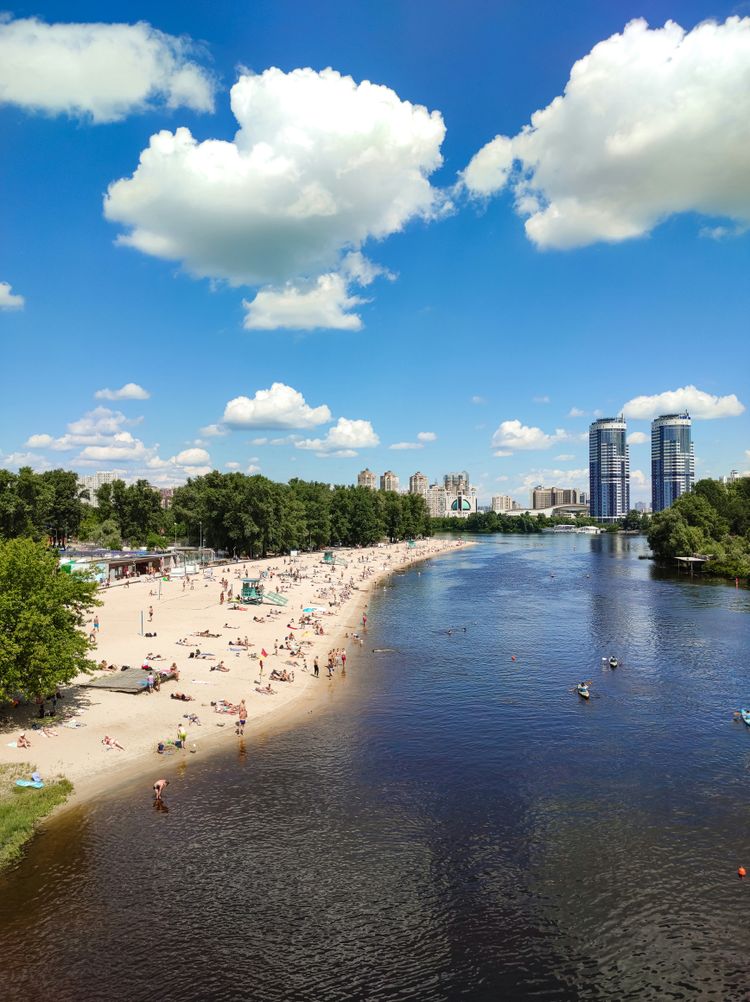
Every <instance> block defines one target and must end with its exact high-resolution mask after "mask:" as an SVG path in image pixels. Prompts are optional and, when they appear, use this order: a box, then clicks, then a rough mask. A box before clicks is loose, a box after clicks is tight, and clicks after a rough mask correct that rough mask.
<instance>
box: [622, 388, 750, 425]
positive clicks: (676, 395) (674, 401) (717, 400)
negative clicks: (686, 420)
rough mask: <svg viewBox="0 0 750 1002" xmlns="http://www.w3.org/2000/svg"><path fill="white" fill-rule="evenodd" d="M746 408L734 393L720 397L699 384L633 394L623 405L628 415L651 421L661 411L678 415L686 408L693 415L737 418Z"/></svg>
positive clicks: (696, 416) (708, 417)
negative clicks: (651, 392) (644, 393)
mask: <svg viewBox="0 0 750 1002" xmlns="http://www.w3.org/2000/svg"><path fill="white" fill-rule="evenodd" d="M744 410H745V405H744V404H743V403H742V402H741V401H740V400H738V399H737V397H736V395H735V394H734V393H729V394H727V396H725V397H717V396H714V395H713V394H711V393H706V392H705V391H704V390H699V389H698V388H697V387H696V386H682V387H680V389H678V390H665V392H664V393H654V394H653V395H651V396H640V397H633V399H632V400H628V402H627V403H626V404H625V405H624V406H623V408H622V413H623V414H624V415H625V417H626V418H636V419H638V418H640V419H641V420H650V419H652V418H655V417H658V416H659V415H660V414H678V413H680V412H681V411H687V412H688V414H690V416H691V417H694V418H702V419H703V420H704V421H707V420H709V419H711V418H723V417H737V415H738V414H742V412H743V411H744Z"/></svg>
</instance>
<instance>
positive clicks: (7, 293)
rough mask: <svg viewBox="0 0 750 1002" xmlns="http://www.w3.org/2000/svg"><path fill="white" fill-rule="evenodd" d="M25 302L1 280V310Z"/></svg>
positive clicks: (14, 307)
mask: <svg viewBox="0 0 750 1002" xmlns="http://www.w3.org/2000/svg"><path fill="white" fill-rule="evenodd" d="M0 23H1V22H0ZM25 304H26V300H25V299H24V297H23V296H19V295H16V294H15V293H14V292H13V291H12V289H11V287H10V284H9V283H8V282H0V310H22V309H23V308H24V306H25Z"/></svg>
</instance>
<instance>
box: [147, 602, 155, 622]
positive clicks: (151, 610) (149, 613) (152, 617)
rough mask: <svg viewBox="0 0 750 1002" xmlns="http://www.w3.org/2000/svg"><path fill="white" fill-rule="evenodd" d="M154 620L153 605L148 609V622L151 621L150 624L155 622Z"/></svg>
mask: <svg viewBox="0 0 750 1002" xmlns="http://www.w3.org/2000/svg"><path fill="white" fill-rule="evenodd" d="M153 619H154V607H153V605H150V606H149V607H148V621H149V623H151V622H153Z"/></svg>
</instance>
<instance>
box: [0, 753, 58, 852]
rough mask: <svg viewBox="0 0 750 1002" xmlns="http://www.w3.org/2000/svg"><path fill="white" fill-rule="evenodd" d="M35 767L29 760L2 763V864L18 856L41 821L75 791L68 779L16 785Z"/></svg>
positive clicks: (0, 811) (0, 808)
mask: <svg viewBox="0 0 750 1002" xmlns="http://www.w3.org/2000/svg"><path fill="white" fill-rule="evenodd" d="M33 771H34V766H32V765H29V764H28V763H27V762H22V763H19V764H18V765H3V766H0V868H2V867H4V866H7V865H8V864H9V863H12V862H13V861H14V860H16V859H18V857H19V856H20V855H21V851H22V850H23V847H24V845H25V844H26V843H27V842H28V840H29V839H30V838H31V836H32V835H33V834H34V832H35V830H36V827H37V825H38V824H39V822H40V821H42V820H43V819H44V818H46V817H47V815H48V814H50V813H51V812H52V811H53V810H54V809H55V808H56V807H57V806H59V805H60V804H64V803H65V801H66V800H67V799H68V797H69V796H70V794H71V793H72V792H73V784H72V783H71V782H69V781H68V780H67V779H53V780H49V781H47V780H45V783H44V788H43V789H41V790H35V789H34V788H33V787H26V788H24V787H20V786H16V780H17V779H28V778H29V777H30V776H31V773H32V772H33Z"/></svg>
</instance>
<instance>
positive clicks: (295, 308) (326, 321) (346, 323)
mask: <svg viewBox="0 0 750 1002" xmlns="http://www.w3.org/2000/svg"><path fill="white" fill-rule="evenodd" d="M365 302H367V300H365V299H362V298H360V297H359V296H353V295H351V293H350V290H349V286H348V284H347V282H346V279H345V278H344V277H343V275H339V274H336V273H335V272H332V273H330V274H327V275H319V276H318V278H316V279H315V280H314V281H313V282H310V283H306V284H303V285H298V284H294V283H292V282H288V283H287V284H286V285H284V286H283V287H281V288H279V289H274V288H266V289H261V290H260V292H258V294H257V295H256V297H255V299H253V300H252V301H251V302H248V300H247V299H243V300H242V305H243V306H244V307H245V311H246V312H245V319H244V321H243V323H242V326H243V327H244V328H245V330H256V331H272V330H278V329H279V328H282V327H283V328H287V329H291V330H304V331H309V330H314V329H315V328H318V327H325V328H328V329H329V330H345V331H358V330H360V329H361V327H362V320H361V318H360V317H359V316H358V315H357V314H356V313H351V312H349V311H350V310H353V309H354V308H355V307H357V306H361V305H362V303H365Z"/></svg>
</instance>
